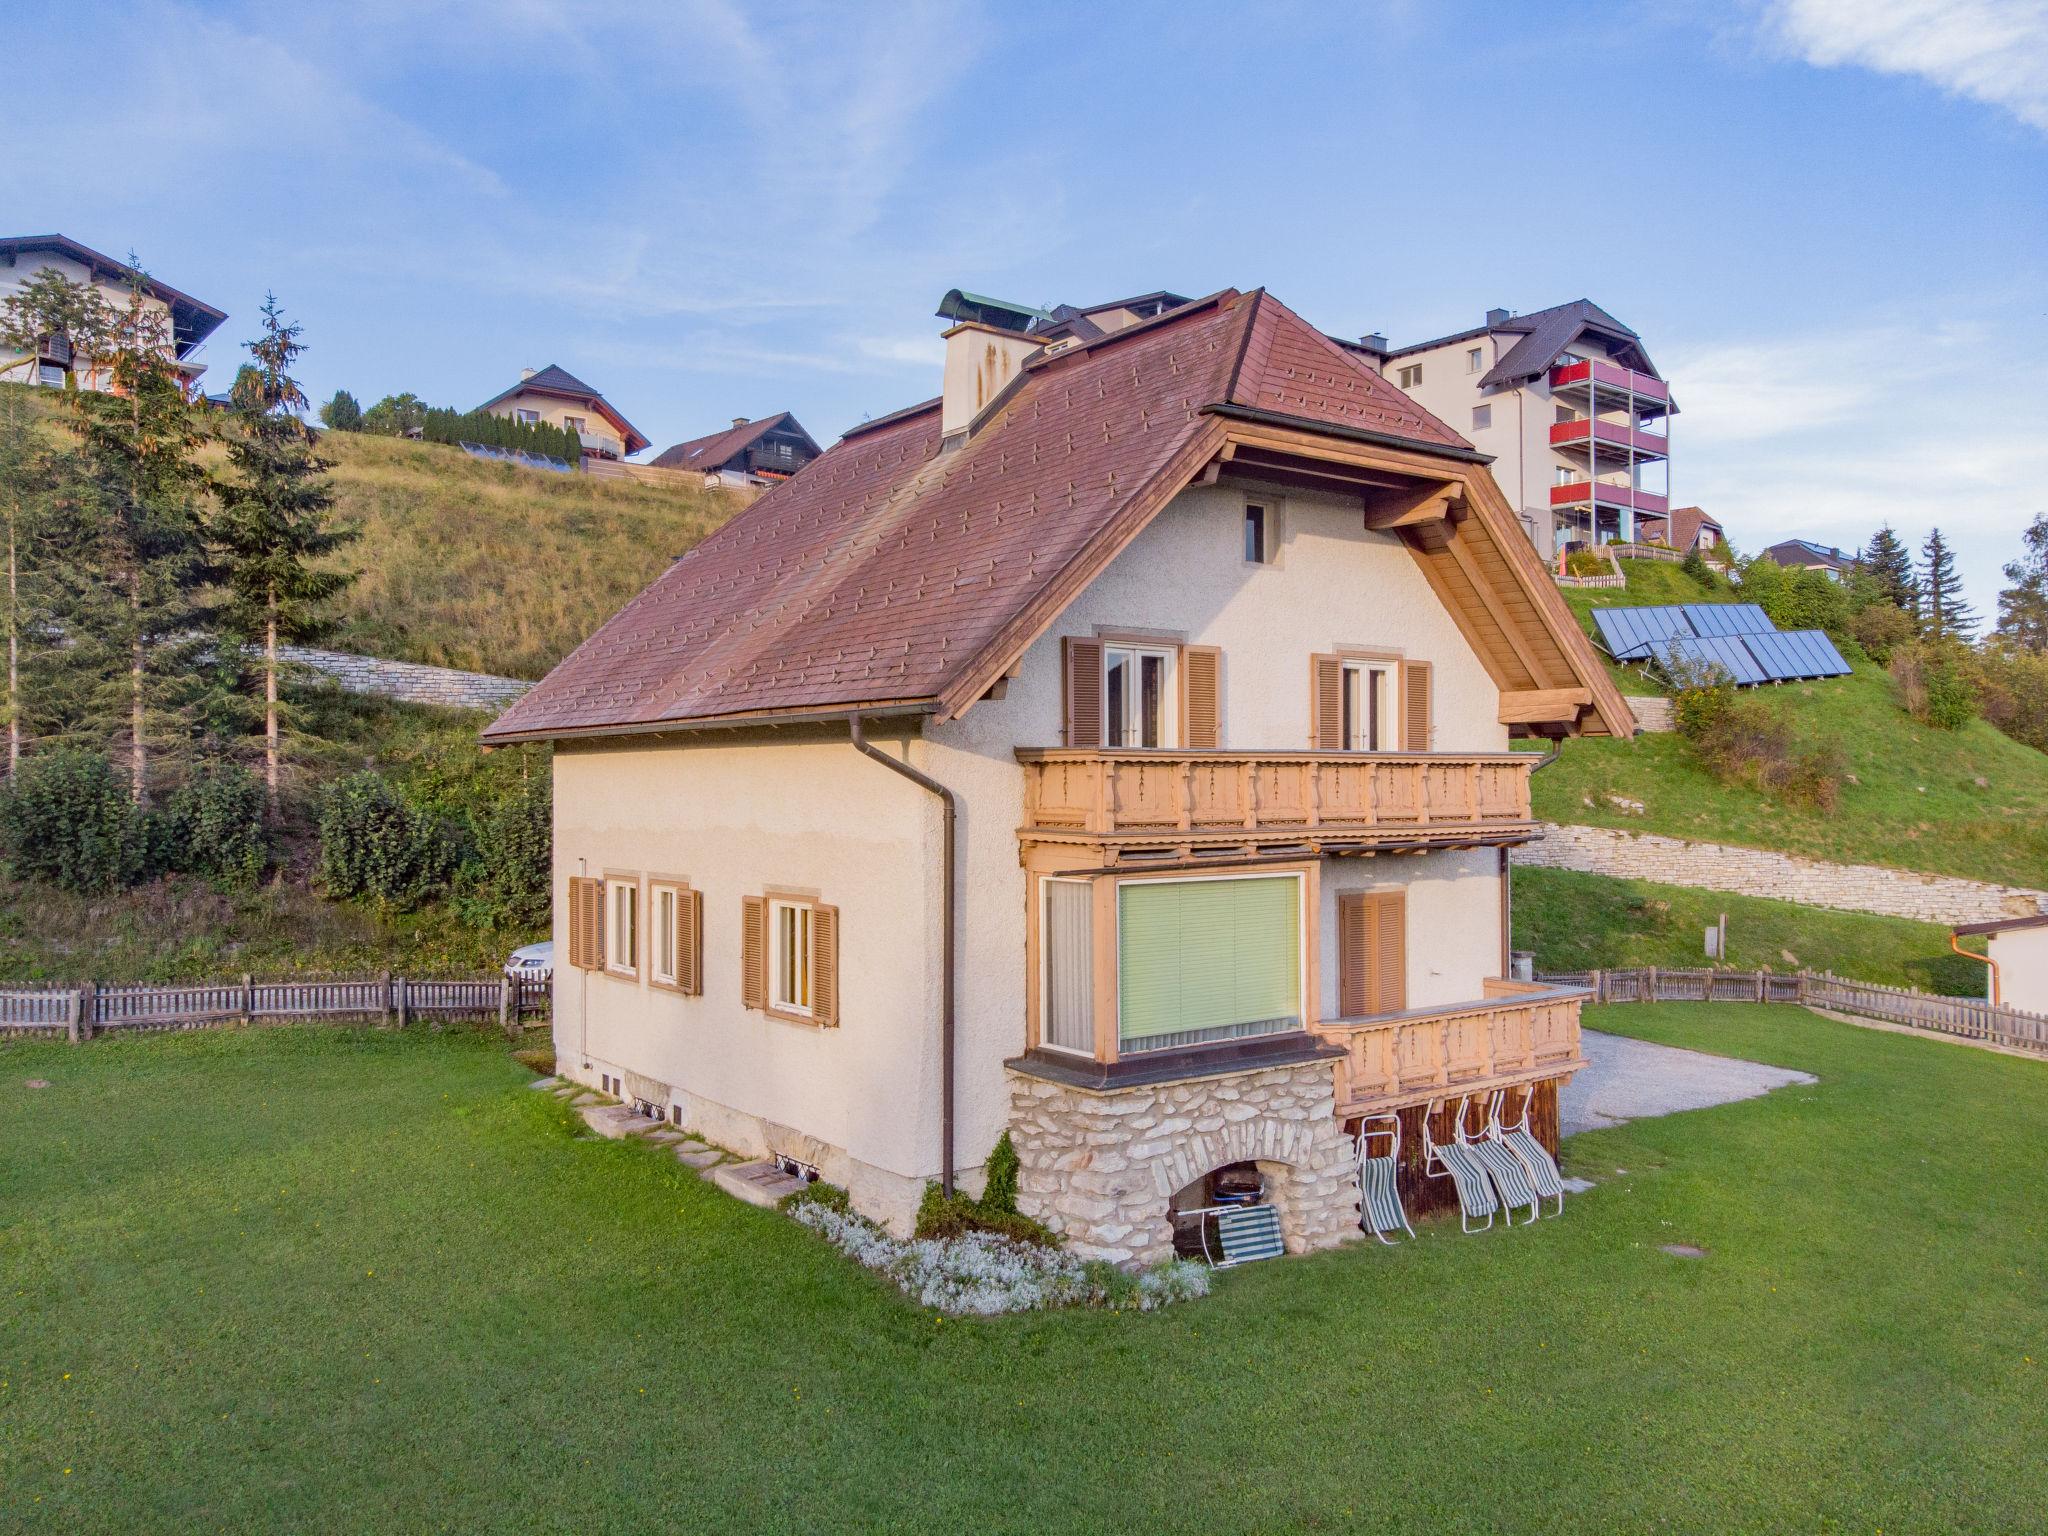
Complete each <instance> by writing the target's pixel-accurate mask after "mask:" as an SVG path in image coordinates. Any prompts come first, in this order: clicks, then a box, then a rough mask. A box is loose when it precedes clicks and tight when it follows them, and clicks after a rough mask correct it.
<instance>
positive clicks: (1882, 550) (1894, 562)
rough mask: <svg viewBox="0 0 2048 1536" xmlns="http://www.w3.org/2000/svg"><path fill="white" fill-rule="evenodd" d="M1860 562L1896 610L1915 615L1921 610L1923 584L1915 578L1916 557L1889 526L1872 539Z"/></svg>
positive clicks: (1864, 549)
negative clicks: (1914, 559) (1900, 609)
mask: <svg viewBox="0 0 2048 1536" xmlns="http://www.w3.org/2000/svg"><path fill="white" fill-rule="evenodd" d="M1858 559H1859V560H1860V561H1861V563H1862V566H1863V569H1864V572H1865V573H1866V574H1867V575H1868V576H1869V577H1870V579H1871V582H1872V583H1873V584H1874V585H1875V586H1876V588H1877V589H1878V590H1879V591H1880V592H1882V593H1883V594H1884V596H1885V598H1886V599H1887V600H1888V601H1889V602H1891V603H1892V604H1893V605H1894V606H1896V607H1899V608H1903V609H1905V611H1906V612H1908V613H1916V612H1918V611H1919V607H1920V584H1919V583H1918V582H1917V581H1915V580H1914V578H1913V556H1912V553H1911V551H1909V550H1908V549H1907V548H1906V543H1905V540H1903V539H1901V538H1900V537H1899V536H1898V535H1897V534H1896V533H1894V532H1892V525H1891V524H1890V523H1886V524H1885V525H1884V526H1883V527H1882V528H1880V529H1878V530H1877V532H1876V533H1873V534H1872V535H1871V536H1870V542H1869V543H1868V544H1866V545H1864V546H1863V552H1862V554H1861V555H1860V556H1858Z"/></svg>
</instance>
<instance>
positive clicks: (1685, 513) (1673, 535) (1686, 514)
mask: <svg viewBox="0 0 2048 1536" xmlns="http://www.w3.org/2000/svg"><path fill="white" fill-rule="evenodd" d="M1665 524H1666V533H1667V537H1666V538H1665V540H1664V542H1665V543H1667V544H1669V545H1670V546H1671V547H1672V548H1673V549H1691V548H1692V547H1693V545H1695V544H1697V543H1699V541H1700V530H1701V529H1702V528H1711V529H1713V530H1714V532H1716V533H1718V534H1720V535H1721V536H1722V537H1723V538H1726V537H1727V534H1728V530H1727V529H1725V528H1723V527H1722V526H1721V525H1720V524H1719V523H1718V522H1716V521H1715V520H1714V519H1713V518H1711V517H1709V516H1707V514H1706V513H1705V512H1703V511H1701V510H1700V509H1699V508H1698V507H1673V508H1672V509H1671V511H1670V512H1669V513H1668V514H1666V517H1665Z"/></svg>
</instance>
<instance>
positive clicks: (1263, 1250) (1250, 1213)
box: [1201, 1205, 1287, 1269]
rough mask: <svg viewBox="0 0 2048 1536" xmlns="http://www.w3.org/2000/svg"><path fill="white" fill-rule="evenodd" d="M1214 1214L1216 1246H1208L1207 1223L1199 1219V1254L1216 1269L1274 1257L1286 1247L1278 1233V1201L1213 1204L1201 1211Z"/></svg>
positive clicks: (1208, 1214)
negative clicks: (1249, 1203)
mask: <svg viewBox="0 0 2048 1536" xmlns="http://www.w3.org/2000/svg"><path fill="white" fill-rule="evenodd" d="M1201 1214H1202V1215H1203V1216H1204V1217H1208V1216H1214V1217H1215V1218H1216V1246H1217V1249H1218V1250H1220V1251H1219V1252H1217V1253H1212V1252H1210V1250H1209V1223H1208V1222H1207V1221H1206V1220H1205V1221H1203V1223H1202V1257H1203V1258H1205V1259H1207V1260H1208V1261H1209V1262H1210V1264H1211V1265H1213V1266H1214V1267H1215V1268H1217V1269H1229V1268H1230V1267H1231V1266H1232V1265H1234V1264H1249V1263H1251V1262H1252V1261H1253V1260H1254V1259H1277V1258H1279V1257H1280V1255H1281V1254H1283V1253H1285V1252H1286V1251H1287V1245H1286V1243H1285V1242H1283V1241H1282V1240H1281V1237H1280V1208H1279V1207H1278V1206H1277V1205H1212V1206H1210V1207H1209V1208H1208V1209H1207V1210H1205V1211H1203V1212H1201Z"/></svg>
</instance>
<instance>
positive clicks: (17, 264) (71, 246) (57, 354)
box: [0, 235, 227, 396]
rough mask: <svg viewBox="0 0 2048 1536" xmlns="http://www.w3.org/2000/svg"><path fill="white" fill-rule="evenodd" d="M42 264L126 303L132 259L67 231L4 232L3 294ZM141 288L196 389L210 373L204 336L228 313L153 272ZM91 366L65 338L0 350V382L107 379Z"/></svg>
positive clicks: (118, 304) (189, 390)
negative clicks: (93, 373) (28, 348)
mask: <svg viewBox="0 0 2048 1536" xmlns="http://www.w3.org/2000/svg"><path fill="white" fill-rule="evenodd" d="M44 267H52V268H55V269H56V270H57V271H59V272H61V273H63V274H64V276H65V277H66V278H68V279H70V280H71V281H72V282H74V283H80V284H86V283H89V284H91V285H92V286H93V287H94V288H97V289H98V290H99V292H100V296H101V297H102V298H104V299H105V300H106V301H107V303H108V304H110V305H112V306H113V307H114V308H116V309H120V310H125V309H126V308H127V307H128V302H129V295H130V278H129V268H128V264H127V263H126V262H123V261H117V260H115V259H114V258H113V257H111V256H107V255H104V254H102V253H101V252H99V251H96V250H94V249H92V247H90V246H87V245H80V244H79V243H78V242H77V241H76V240H73V239H70V238H69V237H67V236H65V235H12V236H5V237H0V299H4V298H6V297H8V296H9V295H10V294H13V293H16V292H18V291H19V290H20V288H21V286H22V285H23V283H25V282H26V281H27V280H28V279H30V278H32V277H34V276H35V274H36V273H37V272H38V271H40V270H42V269H43V268H44ZM142 293H143V298H144V302H145V303H146V304H147V305H149V306H150V307H151V308H153V309H155V310H157V311H159V312H160V313H161V314H162V316H163V321H164V334H165V335H166V336H167V337H168V338H169V341H168V347H167V350H168V356H169V360H170V362H171V364H172V366H173V367H175V368H176V370H177V372H178V375H179V377H180V378H181V379H182V380H183V381H184V387H185V393H186V394H187V395H188V396H190V395H194V394H196V393H197V388H196V386H197V385H198V382H199V376H200V375H201V374H203V373H204V372H206V364H205V363H203V362H201V361H200V360H199V356H198V354H199V352H200V350H201V348H202V347H203V346H204V344H205V341H206V338H207V337H209V336H211V335H212V334H213V333H214V331H216V330H217V329H219V327H220V324H221V322H222V321H223V320H225V319H227V312H226V311H225V310H220V309H215V308H214V307H213V306H212V305H211V304H206V303H202V302H201V301H200V300H198V299H195V298H193V297H192V296H191V295H190V294H186V293H180V292H179V291H178V290H177V289H175V288H173V287H171V286H170V284H168V283H162V282H158V281H157V280H156V279H155V278H153V277H145V278H144V279H143V282H142ZM88 367H89V364H88V361H87V360H86V359H85V358H82V357H77V356H75V355H74V353H73V350H72V347H71V344H70V342H69V341H68V340H67V339H66V338H64V337H61V336H51V337H45V338H43V340H42V342H41V344H40V345H39V346H38V347H37V349H36V351H35V353H34V354H28V353H23V352H15V353H11V354H9V353H0V382H6V383H10V384H39V385H47V386H51V387H55V388H62V387H63V385H64V383H65V381H66V380H67V379H69V378H73V377H75V378H76V379H77V381H78V383H79V385H80V386H81V387H87V388H91V387H97V386H98V385H99V384H100V383H102V382H104V381H103V380H99V379H95V378H92V377H89V376H87V372H86V370H87V369H88Z"/></svg>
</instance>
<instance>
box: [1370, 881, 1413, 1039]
mask: <svg viewBox="0 0 2048 1536" xmlns="http://www.w3.org/2000/svg"><path fill="white" fill-rule="evenodd" d="M1373 905H1374V908H1375V911H1374V913H1373V919H1374V921H1373V928H1374V937H1375V940H1376V942H1375V943H1374V945H1373V950H1374V960H1375V962H1376V963H1375V965H1374V971H1375V972H1376V973H1377V979H1378V983H1379V984H1378V987H1377V988H1376V990H1377V992H1378V997H1377V999H1376V1001H1377V1004H1378V1006H1377V1007H1375V1008H1374V1009H1373V1012H1375V1013H1399V1012H1400V1011H1401V1010H1402V1009H1404V1008H1406V1007H1407V1006H1408V895H1407V893H1406V892H1405V891H1383V892H1381V893H1380V894H1379V895H1378V896H1377V897H1375V898H1374V902H1373Z"/></svg>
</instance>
